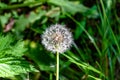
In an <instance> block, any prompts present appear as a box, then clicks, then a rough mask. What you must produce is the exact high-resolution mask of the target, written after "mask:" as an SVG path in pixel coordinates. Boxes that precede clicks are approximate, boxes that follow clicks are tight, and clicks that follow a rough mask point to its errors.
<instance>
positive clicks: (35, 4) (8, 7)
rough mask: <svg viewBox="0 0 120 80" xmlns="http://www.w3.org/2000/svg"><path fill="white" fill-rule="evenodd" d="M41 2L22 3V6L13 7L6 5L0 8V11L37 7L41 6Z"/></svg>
mask: <svg viewBox="0 0 120 80" xmlns="http://www.w3.org/2000/svg"><path fill="white" fill-rule="evenodd" d="M42 3H43V2H40V1H35V2H29V3H24V4H15V5H8V6H6V7H4V8H0V10H7V9H15V8H20V7H26V6H30V5H32V6H38V5H41V4H42Z"/></svg>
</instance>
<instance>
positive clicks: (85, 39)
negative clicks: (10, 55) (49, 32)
mask: <svg viewBox="0 0 120 80" xmlns="http://www.w3.org/2000/svg"><path fill="white" fill-rule="evenodd" d="M56 23H57V24H62V25H65V26H66V27H68V28H70V31H71V32H72V33H73V37H74V44H73V46H72V47H71V49H70V50H68V51H67V52H65V53H64V54H60V80H120V76H119V74H120V0H0V34H2V35H8V34H11V35H12V36H14V37H15V41H18V40H23V42H24V46H25V47H26V48H27V51H26V52H24V55H23V56H22V58H24V59H25V60H26V61H28V62H29V63H30V64H32V65H33V66H34V67H35V68H36V69H37V70H39V71H37V72H29V73H27V74H17V75H15V76H14V77H1V78H0V80H55V65H56V58H55V54H53V53H52V52H49V51H46V49H45V48H44V46H43V45H42V44H41V34H42V33H43V31H45V29H46V28H47V27H49V26H50V25H52V24H56ZM16 55H17V53H16ZM0 64H1V63H0Z"/></svg>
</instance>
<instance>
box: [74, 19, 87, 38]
mask: <svg viewBox="0 0 120 80" xmlns="http://www.w3.org/2000/svg"><path fill="white" fill-rule="evenodd" d="M80 24H81V25H82V26H83V28H85V24H86V21H85V20H83V21H81V22H80ZM82 32H83V29H81V27H80V26H79V25H77V27H76V29H75V39H78V38H79V37H80V35H81V33H82Z"/></svg>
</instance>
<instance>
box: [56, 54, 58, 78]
mask: <svg viewBox="0 0 120 80" xmlns="http://www.w3.org/2000/svg"><path fill="white" fill-rule="evenodd" d="M56 60H57V66H56V80H59V52H57V54H56Z"/></svg>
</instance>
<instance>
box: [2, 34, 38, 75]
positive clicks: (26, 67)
mask: <svg viewBox="0 0 120 80" xmlns="http://www.w3.org/2000/svg"><path fill="white" fill-rule="evenodd" d="M25 51H26V48H25V47H24V42H23V41H17V42H15V40H14V39H13V36H12V35H7V36H3V35H0V77H14V76H15V75H19V74H21V73H28V72H31V71H36V69H35V68H34V67H33V66H32V65H31V64H30V63H29V62H27V61H26V60H25V59H24V58H22V56H23V55H24V52H25Z"/></svg>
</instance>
